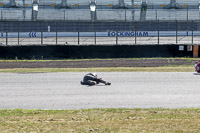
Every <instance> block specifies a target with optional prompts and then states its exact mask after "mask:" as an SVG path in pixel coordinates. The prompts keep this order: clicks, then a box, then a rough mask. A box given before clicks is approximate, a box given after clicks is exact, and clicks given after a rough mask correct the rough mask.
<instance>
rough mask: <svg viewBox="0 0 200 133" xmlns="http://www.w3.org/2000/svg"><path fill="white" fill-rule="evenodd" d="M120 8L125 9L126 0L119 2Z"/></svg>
mask: <svg viewBox="0 0 200 133" xmlns="http://www.w3.org/2000/svg"><path fill="white" fill-rule="evenodd" d="M119 7H120V8H124V7H125V4H124V0H119Z"/></svg>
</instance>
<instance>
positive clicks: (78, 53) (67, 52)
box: [0, 45, 193, 59]
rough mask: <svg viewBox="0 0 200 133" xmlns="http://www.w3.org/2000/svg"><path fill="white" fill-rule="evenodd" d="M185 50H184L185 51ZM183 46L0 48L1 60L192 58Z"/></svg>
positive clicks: (190, 53) (191, 54) (191, 53)
mask: <svg viewBox="0 0 200 133" xmlns="http://www.w3.org/2000/svg"><path fill="white" fill-rule="evenodd" d="M183 48H184V49H183ZM192 56H193V51H188V50H187V46H186V45H183V47H182V48H181V50H180V49H179V45H132V46H130V45H123V46H94V45H92V46H69V45H68V46H7V47H5V46H0V58H1V59H16V58H18V59H33V58H35V59H83V58H136V57H137V58H138V57H192Z"/></svg>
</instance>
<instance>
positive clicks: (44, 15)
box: [37, 9, 65, 20]
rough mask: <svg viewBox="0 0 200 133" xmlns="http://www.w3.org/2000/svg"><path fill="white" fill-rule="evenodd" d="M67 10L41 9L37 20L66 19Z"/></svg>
mask: <svg viewBox="0 0 200 133" xmlns="http://www.w3.org/2000/svg"><path fill="white" fill-rule="evenodd" d="M64 19H65V10H61V9H57V10H51V9H40V10H38V16H37V20H64Z"/></svg>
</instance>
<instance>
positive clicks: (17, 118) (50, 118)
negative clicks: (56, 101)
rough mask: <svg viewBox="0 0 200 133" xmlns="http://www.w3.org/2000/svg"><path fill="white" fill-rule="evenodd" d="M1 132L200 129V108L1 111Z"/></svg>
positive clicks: (118, 131)
mask: <svg viewBox="0 0 200 133" xmlns="http://www.w3.org/2000/svg"><path fill="white" fill-rule="evenodd" d="M0 131H1V133H10V132H44V133H47V132H48V133H49V132H50V133H65V132H75V133H88V132H98V133H111V132H112V133H114V132H117V133H129V132H131V133H132V132H133V133H134V132H136V133H137V132H148V133H149V132H159V133H160V132H168V133H172V132H177V133H179V132H180V133H182V132H199V131H200V109H87V110H20V109H17V110H0Z"/></svg>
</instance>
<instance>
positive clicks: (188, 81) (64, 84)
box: [0, 72, 200, 109]
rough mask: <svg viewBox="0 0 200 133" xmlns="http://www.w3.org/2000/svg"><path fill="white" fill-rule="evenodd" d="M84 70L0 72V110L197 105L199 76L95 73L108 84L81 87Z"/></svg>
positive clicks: (199, 102)
mask: <svg viewBox="0 0 200 133" xmlns="http://www.w3.org/2000/svg"><path fill="white" fill-rule="evenodd" d="M84 74H86V73H72V72H69V73H21V74H14V73H0V109H16V108H20V109H88V108H199V107H200V75H198V74H195V73H192V72H190V73H183V72H182V73H178V72H176V73H174V72H173V73H172V72H169V73H168V72H164V73H161V72H129V73H125V72H123V73H121V72H118V73H117V72H113V73H98V75H99V77H102V78H103V79H104V80H107V81H110V82H111V83H112V85H111V86H104V85H98V86H92V87H90V86H81V85H80V80H82V77H83V76H84Z"/></svg>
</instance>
